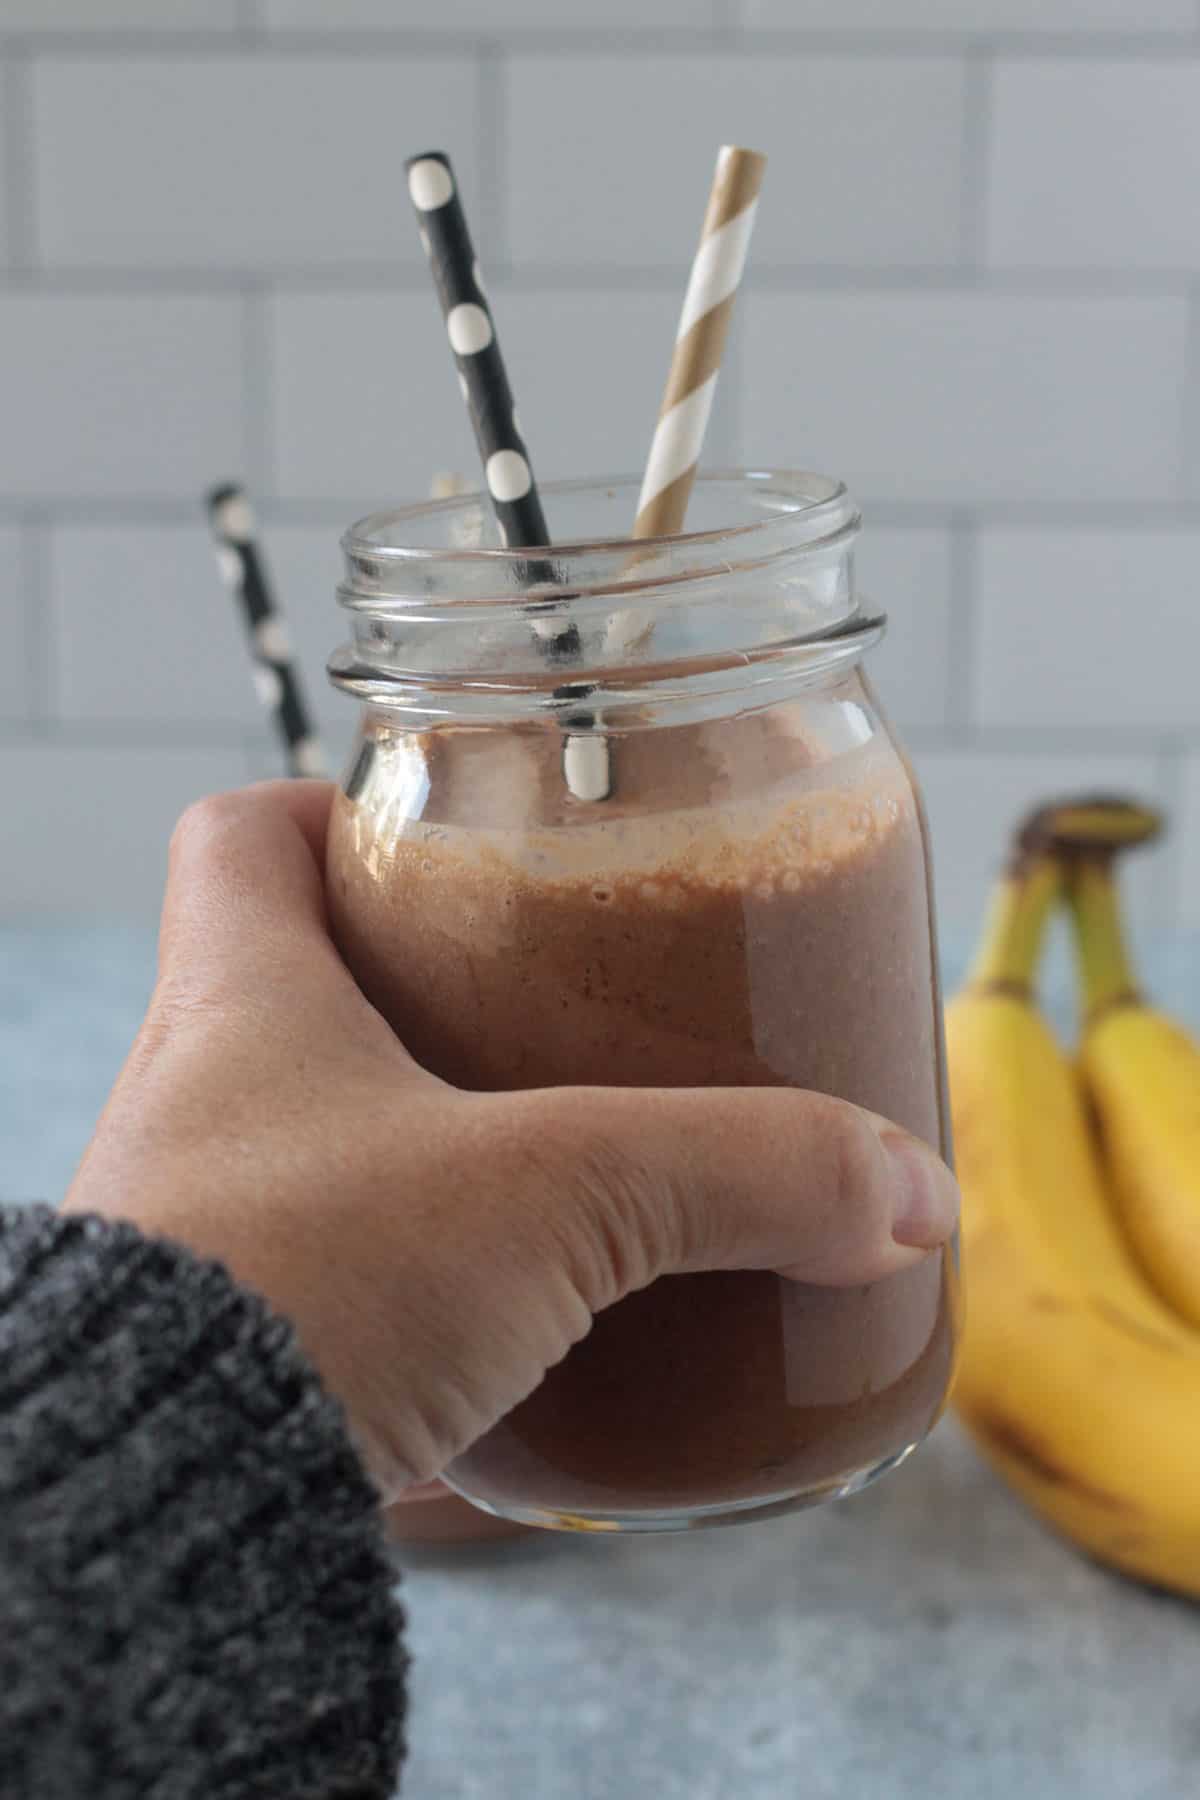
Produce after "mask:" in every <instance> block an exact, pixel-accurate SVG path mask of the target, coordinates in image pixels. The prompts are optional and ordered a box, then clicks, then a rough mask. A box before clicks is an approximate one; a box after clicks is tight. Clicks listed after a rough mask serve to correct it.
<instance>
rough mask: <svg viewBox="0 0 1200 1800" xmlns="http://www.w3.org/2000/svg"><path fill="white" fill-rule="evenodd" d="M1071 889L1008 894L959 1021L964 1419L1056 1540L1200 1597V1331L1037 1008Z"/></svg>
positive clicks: (1023, 872)
mask: <svg viewBox="0 0 1200 1800" xmlns="http://www.w3.org/2000/svg"><path fill="white" fill-rule="evenodd" d="M1057 890H1058V870H1057V865H1056V864H1055V862H1054V861H1053V860H1052V859H1051V858H1050V857H1048V856H1045V855H1040V856H1034V857H1032V858H1027V859H1026V862H1025V866H1024V867H1023V868H1021V869H1019V870H1018V871H1017V872H1015V873H1014V874H1013V875H1011V876H1010V877H1008V878H1007V879H1006V880H1005V882H1004V883H1003V885H1002V887H1001V889H1000V891H999V893H998V895H997V898H996V901H995V906H994V911H993V915H992V918H991V921H990V924H989V927H988V930H987V933H986V935H985V941H984V946H983V950H982V952H981V954H980V956H979V958H978V959H977V961H976V964H975V967H974V969H973V971H972V974H971V977H970V979H969V981H968V983H967V986H966V987H965V988H964V990H963V991H962V992H961V993H960V994H958V995H957V996H956V997H955V998H954V1000H952V1001H951V1003H950V1005H949V1007H948V1008H947V1020H946V1027H947V1047H948V1053H949V1065H950V1095H951V1106H952V1111H953V1118H954V1137H955V1149H956V1156H957V1161H958V1168H959V1175H960V1179H961V1182H962V1188H963V1255H964V1268H965V1273H966V1284H967V1285H966V1298H967V1305H966V1326H965V1332H964V1342H963V1349H962V1357H961V1362H960V1369H959V1376H958V1382H957V1386H956V1389H955V1402H954V1403H955V1406H956V1409H957V1411H958V1413H959V1414H960V1416H961V1418H962V1419H963V1422H964V1423H965V1425H966V1426H967V1428H968V1430H969V1431H970V1432H971V1433H972V1435H973V1436H974V1438H975V1440H976V1442H977V1443H978V1445H979V1447H980V1448H981V1450H982V1451H983V1453H984V1454H985V1456H987V1458H988V1459H989V1460H990V1461H991V1462H992V1463H993V1465H994V1466H995V1467H996V1469H997V1470H998V1471H999V1472H1000V1473H1001V1474H1002V1475H1003V1476H1004V1477H1005V1479H1007V1480H1008V1481H1009V1482H1010V1483H1011V1485H1012V1486H1013V1487H1014V1488H1016V1489H1017V1491H1018V1492H1019V1493H1021V1494H1022V1495H1023V1496H1024V1497H1025V1498H1026V1499H1027V1500H1028V1501H1029V1502H1030V1504H1031V1505H1032V1506H1034V1507H1035V1508H1036V1509H1037V1510H1038V1511H1039V1512H1040V1513H1041V1514H1042V1515H1043V1517H1044V1518H1045V1519H1047V1520H1048V1521H1049V1523H1050V1524H1052V1525H1053V1526H1055V1527H1056V1528H1057V1529H1058V1530H1059V1531H1061V1532H1063V1533H1064V1534H1065V1535H1066V1536H1068V1537H1070V1538H1071V1539H1073V1540H1074V1541H1075V1542H1076V1543H1078V1544H1079V1545H1081V1546H1082V1547H1083V1548H1084V1549H1086V1550H1088V1551H1090V1552H1091V1553H1092V1554H1093V1555H1095V1556H1096V1557H1098V1558H1100V1559H1101V1560H1103V1561H1105V1562H1108V1563H1111V1564H1113V1565H1114V1566H1115V1567H1117V1568H1120V1569H1122V1570H1124V1571H1125V1572H1126V1573H1128V1574H1130V1575H1135V1576H1138V1577H1140V1578H1142V1579H1144V1580H1148V1581H1152V1582H1155V1583H1157V1584H1160V1585H1163V1586H1167V1587H1171V1588H1174V1589H1177V1590H1179V1591H1181V1592H1184V1593H1189V1594H1193V1595H1197V1596H1200V1431H1198V1430H1197V1429H1196V1425H1195V1421H1196V1420H1197V1418H1200V1333H1198V1332H1195V1331H1192V1330H1191V1329H1190V1328H1189V1327H1188V1326H1186V1325H1185V1324H1183V1323H1182V1322H1181V1321H1180V1320H1178V1319H1177V1318H1176V1317H1175V1316H1174V1315H1173V1314H1172V1313H1171V1311H1170V1310H1169V1309H1168V1308H1167V1307H1166V1306H1164V1305H1163V1304H1162V1302H1161V1301H1160V1300H1159V1298H1158V1296H1157V1295H1156V1294H1155V1293H1154V1291H1153V1290H1152V1289H1151V1288H1150V1287H1149V1286H1148V1284H1147V1283H1145V1282H1144V1280H1143V1279H1142V1277H1141V1275H1140V1272H1139V1271H1138V1269H1137V1268H1136V1266H1135V1265H1134V1264H1133V1262H1132V1260H1131V1259H1130V1257H1129V1254H1128V1251H1127V1247H1126V1245H1125V1243H1124V1240H1123V1238H1122V1236H1121V1233H1120V1231H1119V1229H1118V1227H1117V1225H1116V1222H1115V1220H1114V1217H1113V1214H1112V1210H1111V1207H1110V1205H1109V1202H1108V1198H1107V1194H1106V1192H1105V1188H1104V1182H1103V1176H1102V1173H1101V1169H1100V1166H1099V1163H1098V1159H1097V1156H1096V1152H1095V1148H1094V1145H1093V1142H1092V1139H1091V1135H1090V1132H1089V1128H1088V1120H1087V1116H1086V1112H1085V1108H1084V1104H1083V1098H1082V1093H1081V1089H1080V1084H1079V1080H1078V1077H1077V1075H1076V1072H1075V1070H1074V1068H1073V1066H1072V1064H1071V1062H1070V1061H1069V1059H1068V1058H1067V1056H1066V1055H1065V1054H1064V1052H1063V1050H1062V1049H1061V1047H1060V1045H1059V1044H1058V1042H1057V1040H1056V1038H1055V1037H1054V1034H1053V1033H1052V1032H1051V1030H1050V1028H1049V1026H1048V1025H1047V1024H1046V1023H1045V1021H1044V1020H1043V1019H1042V1017H1041V1016H1040V1014H1039V1013H1038V1011H1037V1009H1036V1007H1035V1005H1034V1003H1033V999H1032V995H1031V992H1030V981H1031V976H1032V972H1033V967H1034V963H1035V961H1036V957H1037V954H1038V950H1039V948H1040V941H1041V937H1042V933H1043V927H1044V924H1045V920H1046V917H1047V915H1048V913H1049V910H1050V908H1051V906H1052V905H1053V904H1054V903H1055V900H1056V898H1057Z"/></svg>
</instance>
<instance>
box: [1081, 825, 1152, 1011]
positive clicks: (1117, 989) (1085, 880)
mask: <svg viewBox="0 0 1200 1800" xmlns="http://www.w3.org/2000/svg"><path fill="white" fill-rule="evenodd" d="M1067 898H1068V902H1069V904H1070V909H1071V920H1072V923H1073V925H1074V927H1075V953H1076V958H1077V960H1078V964H1079V977H1080V982H1081V984H1082V987H1083V1012H1084V1020H1085V1023H1086V1022H1087V1021H1088V1020H1090V1019H1094V1018H1095V1017H1096V1016H1097V1014H1099V1013H1101V1012H1103V1011H1104V1010H1105V1008H1106V1007H1110V1006H1113V1005H1115V1004H1116V1003H1117V1002H1120V1001H1129V1000H1136V999H1137V998H1138V984H1137V977H1136V975H1135V974H1134V971H1133V964H1132V962H1131V960H1130V956H1129V947H1128V945H1127V943H1126V941H1125V927H1124V925H1123V924H1122V922H1121V908H1120V903H1119V900H1118V897H1117V884H1116V880H1115V879H1114V876H1113V859H1112V857H1111V856H1105V855H1095V856H1084V857H1078V858H1073V859H1072V861H1071V865H1070V867H1069V868H1068V871H1067Z"/></svg>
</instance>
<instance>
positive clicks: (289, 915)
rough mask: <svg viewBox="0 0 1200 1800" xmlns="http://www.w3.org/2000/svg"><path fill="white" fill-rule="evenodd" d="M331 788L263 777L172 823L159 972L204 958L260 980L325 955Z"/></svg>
mask: <svg viewBox="0 0 1200 1800" xmlns="http://www.w3.org/2000/svg"><path fill="white" fill-rule="evenodd" d="M333 795H334V787H333V784H332V783H331V782H327V781H264V782H261V783H259V784H258V785H257V786H255V787H249V788H238V789H235V790H233V791H232V792H230V793H224V794H213V795H211V796H210V797H209V798H207V799H205V800H200V801H197V802H196V804H195V805H194V806H190V807H189V808H188V810H187V811H186V812H185V813H184V815H183V817H182V818H181V819H180V821H179V823H178V825H177V826H176V827H175V831H174V834H173V836H172V838H171V847H170V853H169V856H168V861H167V885H166V892H165V894H164V897H163V909H162V920H161V924H160V928H159V945H158V966H159V975H160V977H161V976H164V975H172V974H174V973H176V972H178V970H179V968H180V966H181V964H183V963H186V965H187V967H188V968H189V969H193V970H194V969H195V968H196V966H197V965H198V964H200V965H207V966H213V965H216V966H219V967H220V969H221V970H223V971H224V972H225V973H227V974H230V973H234V972H241V973H242V974H244V973H246V972H247V970H248V969H249V968H250V967H253V969H254V970H255V973H256V979H257V980H261V979H262V978H263V974H264V972H265V971H269V969H270V967H271V966H272V965H275V966H278V965H279V964H280V963H281V962H283V961H290V960H292V959H293V958H295V957H296V956H303V957H305V958H307V959H309V960H310V962H311V959H313V958H314V957H315V958H316V959H317V960H318V966H319V963H320V962H321V961H324V959H326V958H328V959H329V961H330V964H331V966H332V965H336V967H337V968H338V970H340V971H341V973H342V975H343V977H344V978H345V979H346V980H349V976H348V974H347V973H346V971H345V969H344V967H343V965H342V963H341V960H340V958H339V957H338V956H337V952H336V950H335V949H334V946H333V943H332V941H331V940H330V937H329V929H328V921H327V915H326V907H325V886H324V876H323V868H324V860H325V837H326V832H327V829H328V825H329V813H330V808H331V805H332V802H333Z"/></svg>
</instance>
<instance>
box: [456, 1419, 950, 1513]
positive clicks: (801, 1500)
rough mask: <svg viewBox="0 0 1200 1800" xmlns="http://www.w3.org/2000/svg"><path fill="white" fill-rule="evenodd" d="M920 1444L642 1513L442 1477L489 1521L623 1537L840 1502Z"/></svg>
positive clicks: (860, 1489) (802, 1509)
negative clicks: (536, 1501) (575, 1506)
mask: <svg viewBox="0 0 1200 1800" xmlns="http://www.w3.org/2000/svg"><path fill="white" fill-rule="evenodd" d="M922 1442H923V1439H922V1438H917V1439H915V1440H914V1441H913V1442H912V1443H911V1444H905V1445H904V1447H903V1448H902V1449H900V1450H895V1451H893V1452H892V1453H891V1455H889V1456H885V1457H883V1458H882V1459H881V1460H880V1461H879V1462H875V1463H871V1464H869V1465H868V1466H867V1467H865V1468H862V1469H856V1470H854V1471H853V1472H852V1473H850V1474H848V1475H840V1476H837V1477H836V1478H835V1479H834V1480H832V1481H826V1482H822V1483H820V1484H819V1485H817V1486H814V1487H805V1488H790V1489H788V1490H787V1491H786V1492H784V1493H779V1494H766V1495H759V1496H756V1497H754V1498H753V1499H744V1500H722V1501H718V1502H717V1503H716V1504H715V1505H712V1506H691V1507H687V1506H682V1507H672V1506H663V1507H648V1508H646V1509H645V1510H643V1511H628V1512H626V1511H612V1512H601V1511H592V1510H590V1509H584V1510H582V1511H574V1512H567V1511H562V1512H559V1511H557V1510H556V1509H554V1508H551V1507H538V1506H521V1505H518V1504H517V1503H515V1502H509V1501H504V1502H503V1503H501V1502H499V1501H496V1500H487V1499H484V1498H483V1496H482V1495H480V1494H477V1493H473V1492H472V1491H471V1489H470V1488H469V1487H467V1486H465V1485H464V1484H463V1483H462V1482H461V1481H457V1480H455V1477H454V1473H453V1471H452V1470H451V1471H449V1472H444V1473H443V1476H442V1479H443V1481H445V1483H446V1485H447V1486H448V1487H451V1488H453V1490H454V1492H455V1493H456V1494H460V1495H461V1496H462V1498H463V1499H464V1500H469V1501H470V1503H471V1505H472V1506H475V1507H478V1508H479V1510H480V1511H481V1512H485V1513H490V1514H491V1516H492V1517H493V1518H494V1519H507V1520H508V1521H509V1522H510V1523H511V1524H513V1525H525V1526H531V1527H533V1528H535V1529H537V1530H541V1531H576V1532H587V1531H599V1532H623V1533H625V1534H627V1535H629V1534H633V1533H636V1532H650V1531H711V1530H714V1529H716V1528H717V1527H718V1526H722V1525H751V1524H755V1523H757V1521H758V1520H759V1519H773V1518H777V1517H779V1516H780V1515H781V1514H783V1513H792V1512H804V1511H806V1510H807V1509H808V1508H810V1507H814V1506H823V1505H825V1504H826V1503H827V1502H829V1501H831V1500H846V1499H848V1498H849V1497H850V1496H851V1495H852V1494H859V1493H861V1492H862V1490H863V1489H864V1488H866V1487H869V1486H870V1485H871V1483H872V1482H874V1481H878V1480H879V1479H880V1477H881V1476H883V1475H887V1474H890V1472H891V1471H892V1470H893V1469H898V1468H899V1467H900V1464H901V1463H903V1462H906V1461H907V1460H908V1458H909V1457H910V1456H911V1455H912V1453H913V1451H914V1450H916V1449H917V1448H918V1446H919V1445H920V1444H921V1443H922Z"/></svg>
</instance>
